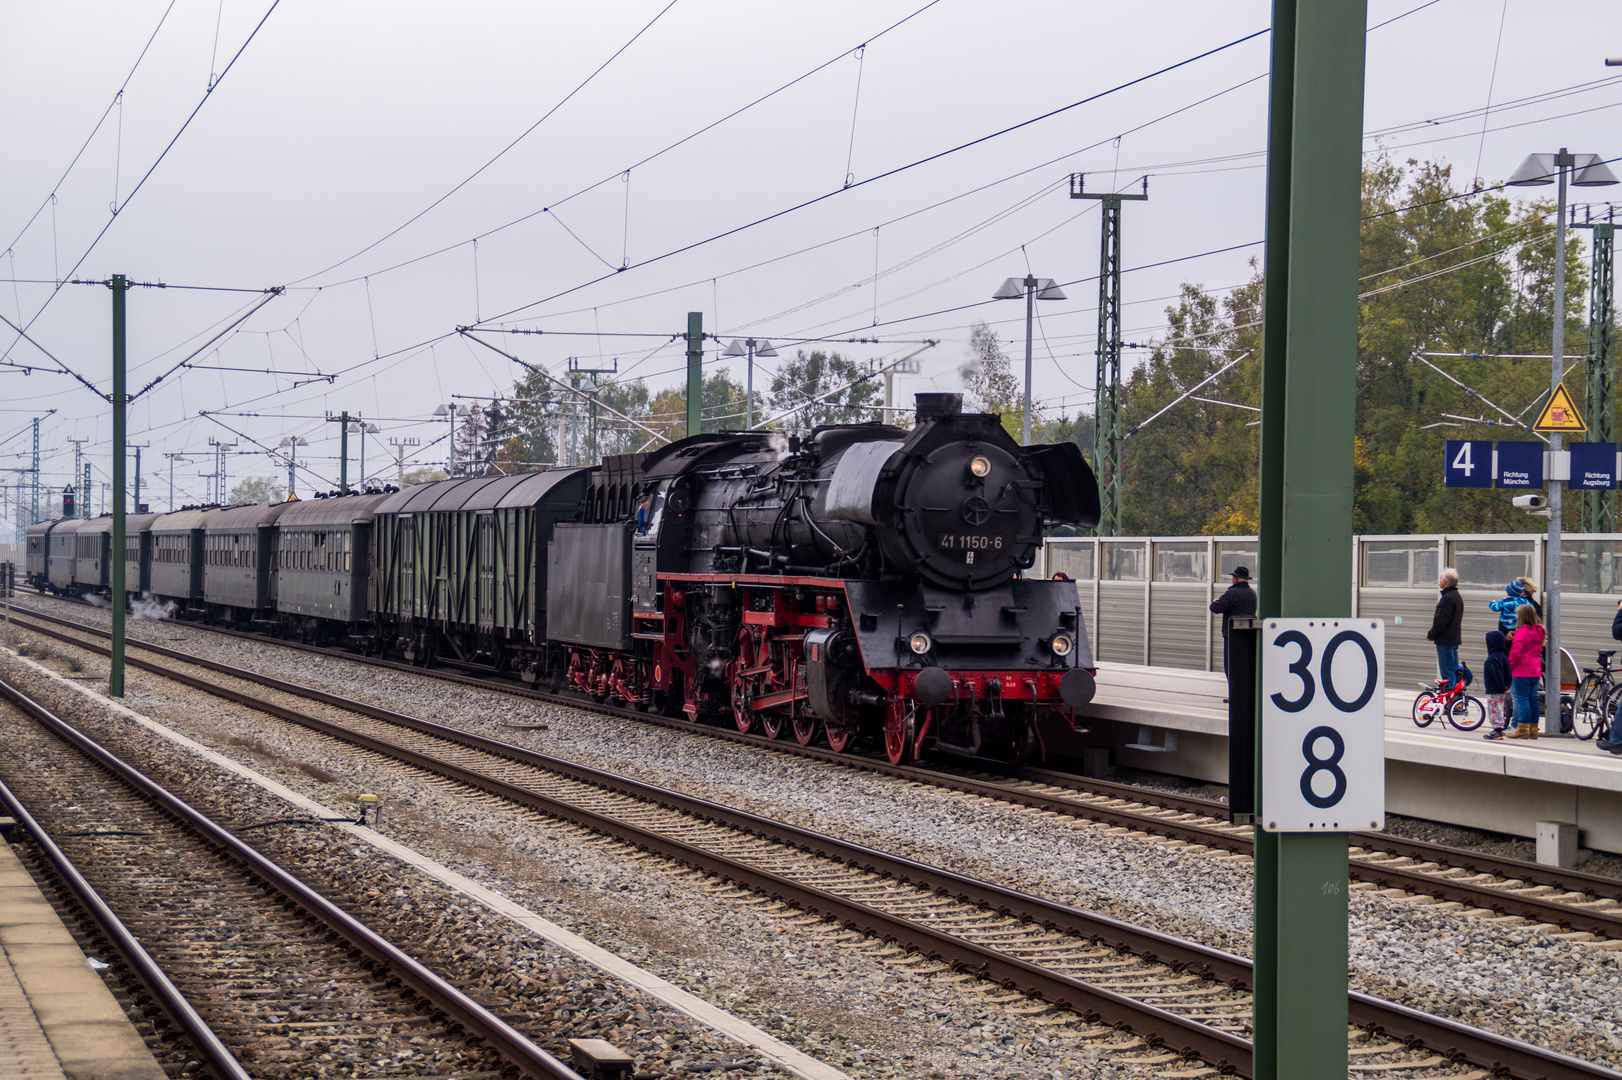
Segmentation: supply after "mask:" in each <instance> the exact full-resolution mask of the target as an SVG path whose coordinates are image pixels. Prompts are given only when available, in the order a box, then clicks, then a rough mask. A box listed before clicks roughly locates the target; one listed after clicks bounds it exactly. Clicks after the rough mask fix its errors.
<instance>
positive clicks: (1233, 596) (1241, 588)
mask: <svg viewBox="0 0 1622 1080" xmlns="http://www.w3.org/2000/svg"><path fill="white" fill-rule="evenodd" d="M1211 612H1212V614H1214V615H1221V616H1222V674H1224V675H1226V674H1227V673H1228V624H1229V623H1231V622H1233V620H1234V619H1249V618H1254V617H1255V615H1256V590H1255V589H1252V588H1251V587H1250V569H1249V568H1248V567H1244V566H1236V567H1234V568H1233V584H1232V585H1229V586H1228V591H1227V592H1224V593H1223V594H1222V595H1221V596H1219V597H1217V598H1216V599H1215V600H1213V601H1211Z"/></svg>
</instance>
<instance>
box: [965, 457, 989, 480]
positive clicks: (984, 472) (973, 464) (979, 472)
mask: <svg viewBox="0 0 1622 1080" xmlns="http://www.w3.org/2000/svg"><path fill="white" fill-rule="evenodd" d="M969 473H970V474H971V475H973V476H977V477H979V478H980V479H982V480H983V479H985V478H986V477H987V476H989V475H991V459H990V458H988V457H984V456H979V457H973V458H970V459H969Z"/></svg>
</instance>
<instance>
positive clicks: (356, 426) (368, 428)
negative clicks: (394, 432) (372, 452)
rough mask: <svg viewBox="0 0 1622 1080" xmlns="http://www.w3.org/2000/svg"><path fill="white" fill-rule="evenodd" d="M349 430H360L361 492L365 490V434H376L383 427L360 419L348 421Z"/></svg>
mask: <svg viewBox="0 0 1622 1080" xmlns="http://www.w3.org/2000/svg"><path fill="white" fill-rule="evenodd" d="M349 430H350V431H358V432H360V485H359V486H360V490H361V491H362V492H364V491H365V490H366V436H368V435H376V434H377V433H378V432H380V431H382V430H383V429H382V428H380V427H378V426H377V425H376V424H367V423H364V422H362V421H360V420H351V421H350V422H349Z"/></svg>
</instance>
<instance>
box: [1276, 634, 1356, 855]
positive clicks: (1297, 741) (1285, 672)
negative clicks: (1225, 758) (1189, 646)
mask: <svg viewBox="0 0 1622 1080" xmlns="http://www.w3.org/2000/svg"><path fill="white" fill-rule="evenodd" d="M1261 662H1262V710H1261V740H1262V746H1261V757H1262V769H1261V814H1260V817H1259V820H1260V821H1261V822H1262V827H1263V828H1264V829H1266V830H1267V831H1268V832H1351V831H1354V830H1362V829H1381V828H1384V827H1385V624H1384V623H1383V622H1382V621H1380V620H1379V619H1354V618H1333V617H1331V618H1318V619H1264V620H1263V621H1262V656H1261Z"/></svg>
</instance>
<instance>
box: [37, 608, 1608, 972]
mask: <svg viewBox="0 0 1622 1080" xmlns="http://www.w3.org/2000/svg"><path fill="white" fill-rule="evenodd" d="M30 615H31V616H34V617H37V618H40V619H43V620H47V621H49V622H51V623H53V624H55V625H56V626H58V627H60V628H68V629H69V630H71V631H73V632H79V633H89V634H95V635H98V636H101V637H106V636H107V635H106V634H105V632H102V631H98V630H96V629H95V628H92V627H85V626H83V625H82V624H79V623H74V622H71V621H70V620H66V619H60V618H58V617H56V616H51V615H45V614H43V613H39V612H31V613H30ZM19 625H28V624H27V622H26V620H19ZM34 626H35V628H36V629H37V630H38V631H39V632H43V633H48V634H53V635H57V634H60V633H61V632H62V631H61V630H52V629H50V628H49V627H46V626H40V625H38V624H34ZM218 632H221V633H226V634H230V635H233V636H240V637H246V638H248V639H249V640H262V639H261V638H259V637H258V636H257V635H250V634H241V633H240V632H237V631H218ZM65 640H74V639H73V638H72V637H71V633H70V634H69V635H68V636H67V637H66V638H65ZM131 643H132V644H134V643H135V642H134V639H131ZM284 644H285V643H284ZM140 647H141V648H144V649H147V650H149V651H152V652H154V653H156V654H157V655H160V656H167V657H170V658H172V659H177V660H186V661H188V662H195V661H191V659H190V658H189V657H188V656H187V655H186V654H184V653H182V652H180V651H178V650H172V649H165V648H163V647H162V646H158V645H155V644H149V643H144V642H142V643H140ZM291 647H293V648H298V649H303V650H310V651H314V652H318V653H321V654H323V655H330V656H333V657H335V658H339V659H347V660H353V661H357V662H364V663H368V664H374V665H381V666H383V667H386V668H391V669H395V670H400V671H405V672H410V673H413V674H419V675H421V674H427V675H429V676H430V677H434V678H439V679H444V680H447V681H452V682H457V683H462V684H465V685H471V686H477V687H479V688H481V689H491V688H492V685H493V684H492V683H491V681H490V680H489V679H485V678H475V677H472V676H468V675H462V674H458V673H454V672H441V671H437V670H430V669H423V668H417V667H412V666H409V665H405V664H397V663H394V662H391V661H379V660H376V659H374V658H360V657H356V656H355V655H354V654H353V653H347V652H343V651H341V650H335V649H319V648H315V647H313V646H308V645H302V644H294V645H292V646H291ZM494 688H496V689H500V690H502V691H503V692H507V693H515V694H520V695H523V696H526V697H530V698H533V699H535V700H539V701H545V702H548V703H551V704H559V705H566V706H569V707H571V708H580V709H586V710H590V711H596V712H600V713H603V714H605V715H612V716H618V717H621V718H625V719H633V720H636V721H638V722H643V723H647V722H652V723H658V724H661V725H664V726H667V727H671V728H674V729H677V730H684V731H691V732H695V733H701V734H704V735H706V736H709V737H712V738H722V739H726V740H730V741H736V742H741V743H744V744H747V745H754V746H760V747H763V748H767V749H771V750H774V751H776V752H780V753H790V754H796V755H799V756H803V757H806V758H809V759H812V760H818V761H824V762H828V763H831V764H836V765H842V766H846V767H854V768H859V769H861V770H864V771H869V772H879V773H882V774H885V775H889V776H893V777H896V778H898V779H903V780H908V781H912V782H916V783H921V784H928V785H931V786H935V787H945V788H948V789H950V790H955V791H958V792H961V793H963V794H966V795H974V796H978V797H981V798H987V799H993V800H996V801H999V802H1007V803H1013V804H1015V805H1021V806H1025V807H1028V808H1030V809H1033V810H1037V811H1044V812H1049V813H1055V814H1061V815H1064V816H1068V817H1076V818H1080V819H1082V820H1088V821H1095V822H1099V823H1102V824H1107V825H1111V826H1114V827H1117V828H1121V829H1125V830H1127V831H1129V832H1145V833H1148V834H1149V835H1153V836H1159V837H1163V838H1165V839H1168V840H1172V841H1177V842H1181V843H1185V844H1189V845H1194V846H1201V847H1207V848H1213V849H1216V850H1221V851H1228V852H1232V853H1234V854H1241V855H1249V854H1251V851H1252V848H1253V844H1252V840H1251V829H1250V827H1249V826H1234V825H1231V824H1229V823H1228V822H1227V820H1226V818H1227V813H1228V808H1227V806H1226V804H1223V803H1220V802H1215V801H1213V800H1209V799H1199V798H1193V797H1189V796H1183V795H1175V794H1171V793H1163V792H1153V791H1148V790H1145V789H1143V788H1137V787H1132V786H1129V785H1125V784H1115V783H1110V782H1108V781H1101V780H1088V779H1083V778H1080V777H1077V776H1075V775H1073V774H1068V773H1060V772H1055V771H1052V770H1043V769H1023V770H1020V772H1019V773H1018V774H1017V775H1015V776H1014V777H1011V778H1010V777H1000V778H999V777H989V776H986V775H985V774H975V773H970V772H969V771H967V770H961V769H951V768H946V769H941V768H921V767H917V766H897V765H891V764H890V763H889V762H888V761H887V760H885V759H883V758H882V757H880V758H878V759H875V758H873V757H868V756H863V755H858V754H850V753H837V752H835V751H833V750H830V749H828V748H826V747H816V746H809V747H807V746H801V745H799V744H797V743H793V742H784V741H782V740H771V739H767V738H765V737H763V736H759V735H752V734H746V733H742V732H738V731H736V730H735V729H727V728H717V727H715V726H713V725H707V724H697V723H694V722H692V721H689V720H686V719H673V718H669V717H656V716H652V715H651V714H647V713H641V712H637V711H635V710H631V709H622V708H614V707H611V706H607V705H604V704H600V703H593V702H587V701H583V700H581V699H579V698H576V697H566V696H562V695H557V694H547V693H543V692H540V691H536V690H532V689H528V688H521V687H514V686H512V685H511V684H502V683H497V684H494ZM1351 842H1352V848H1351V849H1350V851H1349V852H1348V876H1349V878H1350V880H1351V881H1352V882H1353V887H1354V888H1359V889H1362V890H1365V891H1382V892H1383V893H1384V894H1385V895H1388V896H1393V897H1397V896H1407V897H1411V898H1419V899H1421V901H1422V902H1424V901H1434V902H1436V903H1438V904H1458V905H1461V906H1462V907H1463V908H1465V909H1467V910H1468V911H1471V912H1474V913H1476V914H1480V915H1491V916H1494V917H1514V918H1521V919H1525V920H1527V921H1528V922H1530V923H1533V924H1536V925H1539V926H1543V927H1545V928H1547V929H1549V930H1551V931H1553V932H1555V933H1560V934H1565V935H1573V936H1574V939H1575V940H1585V939H1607V940H1622V881H1618V880H1617V879H1615V878H1609V877H1603V876H1600V875H1597V874H1587V873H1583V872H1582V871H1577V870H1560V869H1558V868H1555V867H1549V866H1543V865H1540V864H1537V863H1528V862H1522V861H1519V860H1514V859H1507V858H1501V857H1497V856H1491V855H1486V854H1483V853H1479V852H1471V851H1464V850H1461V849H1457V848H1449V847H1444V846H1442V845H1439V844H1428V843H1425V842H1422V841H1415V840H1403V839H1400V838H1397V837H1392V836H1387V835H1385V834H1383V833H1353V834H1352V836H1351Z"/></svg>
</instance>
